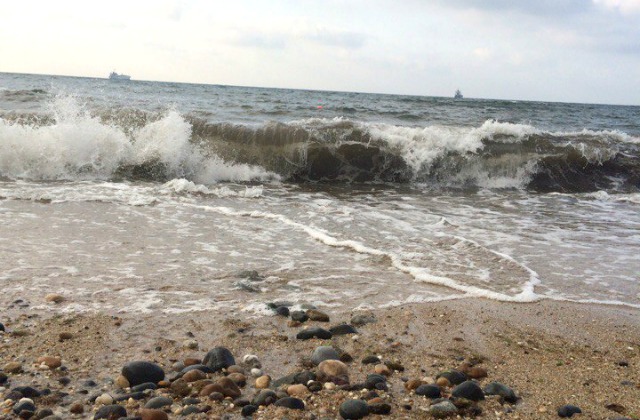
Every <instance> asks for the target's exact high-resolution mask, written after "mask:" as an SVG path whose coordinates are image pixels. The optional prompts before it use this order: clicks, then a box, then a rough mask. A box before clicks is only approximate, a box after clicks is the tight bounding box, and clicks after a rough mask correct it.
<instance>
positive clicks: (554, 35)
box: [0, 0, 640, 105]
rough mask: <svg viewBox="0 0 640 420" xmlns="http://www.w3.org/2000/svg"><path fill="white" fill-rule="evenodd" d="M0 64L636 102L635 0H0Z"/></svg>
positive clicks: (82, 72) (639, 56) (638, 15)
mask: <svg viewBox="0 0 640 420" xmlns="http://www.w3.org/2000/svg"><path fill="white" fill-rule="evenodd" d="M0 10H1V11H2V13H0V71H1V72H18V73H41V74H56V75H72V76H88V77H106V76H107V75H108V73H109V72H110V71H112V70H116V71H118V72H122V73H126V74H130V75H131V76H132V77H133V79H137V80H157V81H174V82H190V83H212V84H224V85H241V86H263V87H281V88H299V89H318V90H339V91H355V92H376V93H396V94H410V95H428V96H452V95H453V93H454V91H455V90H456V89H457V88H459V89H461V90H462V92H463V93H464V94H465V96H466V97H475V98H495V99H519V100H542V101H562V102H586V103H611V104H632V105H640V0H484V1H481V0H315V1H309V0H262V1H258V0H234V1H229V0H225V1H217V0H156V1H136V0H128V1H122V0H111V1H108V2H93V1H86V0H84V1H75V0H57V1H55V2H42V1H40V0H21V1H13V0H0Z"/></svg>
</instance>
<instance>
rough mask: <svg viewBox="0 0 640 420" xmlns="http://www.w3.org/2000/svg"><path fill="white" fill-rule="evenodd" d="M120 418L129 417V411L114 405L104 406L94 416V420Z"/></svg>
mask: <svg viewBox="0 0 640 420" xmlns="http://www.w3.org/2000/svg"><path fill="white" fill-rule="evenodd" d="M120 417H127V409H126V408H124V407H123V406H121V405H118V404H113V405H103V406H102V407H100V408H99V409H98V411H96V414H95V415H94V416H93V419H94V420H97V419H108V420H112V419H119V418H120Z"/></svg>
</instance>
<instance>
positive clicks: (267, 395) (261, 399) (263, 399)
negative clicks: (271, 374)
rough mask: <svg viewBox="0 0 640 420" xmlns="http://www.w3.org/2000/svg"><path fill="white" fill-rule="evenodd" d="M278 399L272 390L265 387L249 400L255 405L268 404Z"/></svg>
mask: <svg viewBox="0 0 640 420" xmlns="http://www.w3.org/2000/svg"><path fill="white" fill-rule="evenodd" d="M277 400H278V397H277V396H276V393H275V392H273V391H272V390H270V389H265V390H262V391H260V392H259V393H258V395H256V396H255V397H254V398H253V400H252V401H251V404H253V405H256V406H261V405H263V406H265V407H266V406H268V405H271V404H273V403H275V402H276V401H277Z"/></svg>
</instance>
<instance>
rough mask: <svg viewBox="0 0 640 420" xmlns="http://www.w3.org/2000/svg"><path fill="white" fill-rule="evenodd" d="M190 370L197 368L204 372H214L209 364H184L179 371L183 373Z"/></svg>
mask: <svg viewBox="0 0 640 420" xmlns="http://www.w3.org/2000/svg"><path fill="white" fill-rule="evenodd" d="M192 370H199V371H201V372H204V373H214V371H213V369H211V368H210V367H209V366H205V365H191V366H185V368H184V369H182V370H181V371H180V373H182V374H183V375H184V374H185V373H187V372H190V371H192Z"/></svg>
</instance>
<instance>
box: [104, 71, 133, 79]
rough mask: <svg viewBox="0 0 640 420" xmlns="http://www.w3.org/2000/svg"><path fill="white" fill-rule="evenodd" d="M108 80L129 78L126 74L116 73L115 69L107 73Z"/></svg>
mask: <svg viewBox="0 0 640 420" xmlns="http://www.w3.org/2000/svg"><path fill="white" fill-rule="evenodd" d="M109 80H131V76H129V75H128V74H118V73H116V72H115V71H112V72H111V73H109Z"/></svg>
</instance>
